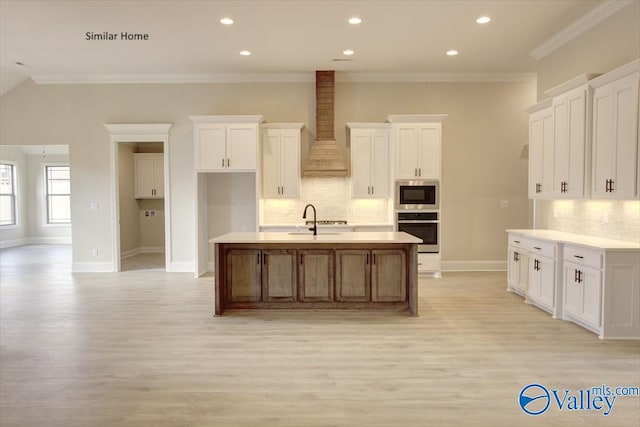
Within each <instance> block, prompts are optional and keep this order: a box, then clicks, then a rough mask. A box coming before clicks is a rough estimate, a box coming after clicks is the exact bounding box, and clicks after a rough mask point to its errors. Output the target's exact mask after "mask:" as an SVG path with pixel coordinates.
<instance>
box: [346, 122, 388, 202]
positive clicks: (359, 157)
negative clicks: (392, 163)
mask: <svg viewBox="0 0 640 427" xmlns="http://www.w3.org/2000/svg"><path fill="white" fill-rule="evenodd" d="M347 127H348V128H350V143H351V197H352V198H357V199H366V198H369V199H373V198H375V199H386V198H388V197H389V180H390V176H389V160H390V158H391V155H390V154H391V153H390V152H389V150H390V147H389V127H390V126H389V125H386V124H371V123H347Z"/></svg>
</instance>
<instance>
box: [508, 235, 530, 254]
mask: <svg viewBox="0 0 640 427" xmlns="http://www.w3.org/2000/svg"><path fill="white" fill-rule="evenodd" d="M508 244H509V246H513V247H514V248H518V249H527V250H528V249H529V241H528V240H527V239H525V238H524V237H522V236H519V235H517V234H509V242H508Z"/></svg>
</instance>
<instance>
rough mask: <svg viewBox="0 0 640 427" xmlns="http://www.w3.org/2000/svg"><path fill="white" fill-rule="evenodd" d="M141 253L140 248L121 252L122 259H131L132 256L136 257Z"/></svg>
mask: <svg viewBox="0 0 640 427" xmlns="http://www.w3.org/2000/svg"><path fill="white" fill-rule="evenodd" d="M141 253H142V252H141V251H140V248H134V249H129V250H128V251H124V252H120V259H127V258H131V257H132V256H136V255H139V254H141Z"/></svg>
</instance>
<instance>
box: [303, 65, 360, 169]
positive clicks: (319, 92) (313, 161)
mask: <svg viewBox="0 0 640 427" xmlns="http://www.w3.org/2000/svg"><path fill="white" fill-rule="evenodd" d="M334 87H335V71H316V140H315V142H314V143H313V145H312V146H311V150H309V156H308V157H307V162H306V164H305V166H304V169H303V171H302V176H304V177H321V176H325V177H336V176H337V177H343V176H349V168H347V164H346V162H345V160H344V156H343V154H342V150H341V149H340V147H339V146H338V144H337V143H336V140H335V134H334V128H335V125H334V117H333V104H334Z"/></svg>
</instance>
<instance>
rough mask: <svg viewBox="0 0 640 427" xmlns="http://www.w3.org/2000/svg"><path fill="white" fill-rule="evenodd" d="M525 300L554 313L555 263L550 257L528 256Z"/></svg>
mask: <svg viewBox="0 0 640 427" xmlns="http://www.w3.org/2000/svg"><path fill="white" fill-rule="evenodd" d="M528 265H529V288H528V289H527V300H529V301H530V302H533V303H534V304H536V305H538V306H539V307H541V308H543V309H545V310H546V311H548V312H550V313H551V314H555V313H554V310H555V308H556V304H555V292H556V263H555V261H554V260H553V259H551V258H546V257H541V256H536V255H533V254H532V255H531V256H529V264H528Z"/></svg>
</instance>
